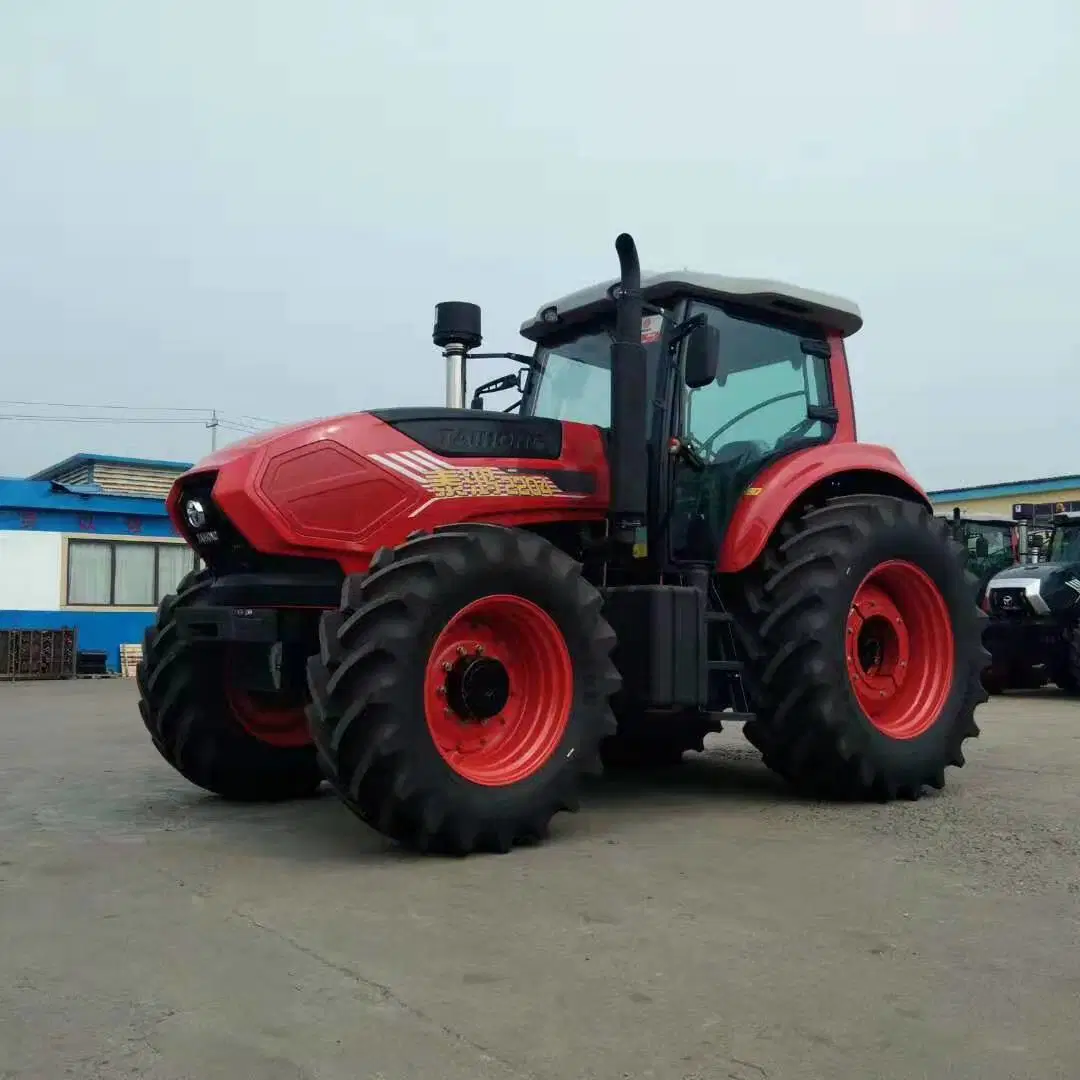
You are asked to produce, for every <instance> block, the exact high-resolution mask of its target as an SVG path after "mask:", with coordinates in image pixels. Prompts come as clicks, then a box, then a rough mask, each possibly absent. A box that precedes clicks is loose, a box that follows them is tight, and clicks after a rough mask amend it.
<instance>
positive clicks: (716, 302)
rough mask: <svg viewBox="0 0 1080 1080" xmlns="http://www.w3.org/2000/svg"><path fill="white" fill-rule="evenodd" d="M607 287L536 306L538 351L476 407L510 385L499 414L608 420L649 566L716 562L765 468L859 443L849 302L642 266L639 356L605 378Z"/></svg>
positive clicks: (618, 481)
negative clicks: (512, 396) (640, 520)
mask: <svg viewBox="0 0 1080 1080" xmlns="http://www.w3.org/2000/svg"><path fill="white" fill-rule="evenodd" d="M617 293H618V282H604V283H600V284H598V285H595V286H592V287H591V288H586V289H582V290H579V291H578V292H574V293H571V294H569V295H567V296H565V297H563V298H562V299H560V300H557V301H555V302H553V303H549V304H546V305H544V306H542V307H541V308H540V309H539V310H538V311H537V313H536V315H535V316H534V317H533V318H531V319H528V320H526V322H524V323H523V324H522V326H521V334H522V336H523V337H525V338H526V339H528V340H530V341H532V342H534V343H535V351H534V353H533V355H532V356H530V357H517V359H519V360H520V361H522V362H523V366H522V368H521V369H520V371H519V372H518V374H517V375H510V376H504V377H502V378H501V379H497V380H493V381H492V382H491V383H488V384H485V385H484V386H481V387H479V388H478V391H477V393H476V395H474V398H473V407H474V408H476V407H483V404H484V397H485V395H486V394H489V393H491V392H494V391H498V390H509V389H516V390H518V391H519V392H520V395H521V396H520V399H519V400H518V401H515V402H514V403H513V404H511V405H510V406H509V409H508V410H505V411H510V410H514V411H516V412H517V413H518V415H520V416H522V417H534V418H540V417H544V418H550V419H555V420H559V421H563V422H570V423H578V424H588V425H595V426H596V427H599V428H601V429H603V430H604V431H605V433H606V434H609V440H608V447H609V458H610V462H611V470H612V485H613V488H614V489H615V492H614V494H615V501H616V502H618V500H620V499H624V500H627V499H628V500H629V501H630V502H632V503H633V504H634V506H633V509H634V510H635V511H639V512H640V514H641V516H643V517H644V519H645V521H646V522H647V525H646V534H647V536H648V537H649V540H650V545H649V551H650V554H651V555H652V561H653V562H656V563H659V564H662V565H665V566H676V565H687V564H708V565H715V563H716V560H717V557H718V553H719V552H720V550H721V546H722V543H723V539H724V535H725V530H726V527H727V525H728V523H729V521H730V519H731V517H732V514H733V513H734V511H735V509H736V506H737V505H738V503H739V500H740V499H741V498H742V497H743V496H744V495H745V494H746V493H747V490H748V489H749V490H753V481H754V479H755V477H757V476H758V475H759V474H760V473H761V472H762V470H763V469H765V468H767V466H769V465H770V464H771V463H773V462H775V461H777V460H779V459H780V458H783V457H785V456H788V455H790V454H793V453H795V452H796V451H798V450H802V449H807V448H811V447H815V446H821V445H824V444H827V443H829V442H830V441H832V440H833V439H834V438H835V437H837V436H839V438H840V439H841V440H846V441H851V440H853V439H854V437H855V433H854V420H853V416H852V405H851V394H850V388H849V383H848V371H847V362H846V357H845V353H844V344H843V341H844V338H845V337H847V336H849V335H851V334H853V333H855V332H856V331H857V330H858V329H859V328H860V327H861V325H862V317H861V315H860V313H859V309H858V307H857V306H856V305H855V304H854V303H851V302H850V301H847V300H843V299H840V298H838V297H834V296H829V295H826V294H824V293H819V292H814V291H811V290H808V289H802V288H798V287H794V286H790V285H784V284H781V283H778V282H774V281H760V280H754V279H745V278H731V277H723V276H720V275H714V274H701V273H690V272H669V273H654V274H646V275H644V276H643V277H642V279H641V284H640V315H637V313H636V312H635V313H634V316H635V317H636V319H637V322H638V324H639V326H640V331H639V333H638V334H637V335H635V336H639V338H640V347H639V349H640V353H639V355H640V359H636V358H633V359H627V360H624V361H623V362H622V363H621V364H620V365H618V366H617V368H616V370H615V371H614V377H613V369H612V346H613V345H614V344H615V343H616V340H617V336H618V335H617V328H616V319H617V314H616V303H615V302H614V301H615V296H616V294H617ZM477 337H478V335H477ZM489 355H490V354H489ZM496 355H498V354H496ZM502 355H504V356H507V357H508V358H514V357H513V354H502ZM448 385H450V384H449V383H448ZM454 385H456V382H454ZM616 509H617V507H616Z"/></svg>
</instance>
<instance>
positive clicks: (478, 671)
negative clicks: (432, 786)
mask: <svg viewBox="0 0 1080 1080" xmlns="http://www.w3.org/2000/svg"><path fill="white" fill-rule="evenodd" d="M573 695H574V672H573V666H572V663H571V661H570V654H569V650H568V649H567V646H566V642H565V640H564V638H563V635H562V631H561V630H560V629H559V626H558V624H557V623H556V622H555V621H554V619H552V617H551V616H550V615H549V614H548V613H547V612H546V611H544V609H543V608H541V607H539V606H538V605H536V604H534V603H533V602H532V601H530V600H526V599H525V598H524V597H520V596H514V595H512V594H510V595H508V594H493V595H490V596H484V597H481V598H480V599H478V600H475V601H473V602H472V603H470V604H467V605H466V606H465V607H463V608H462V609H461V610H460V611H459V612H458V613H457V614H456V615H455V616H453V617H452V618H451V619H450V620H449V622H448V623H447V625H446V626H445V627H444V629H443V630H442V632H441V633H440V634H439V635H438V637H437V638H436V640H435V642H434V645H433V647H432V650H431V653H430V655H429V658H428V663H427V666H426V672H425V677H424V711H425V714H426V717H427V723H428V729H429V730H430V732H431V736H432V739H433V740H434V743H435V747H436V749H437V750H438V752H439V754H440V755H441V756H442V758H443V760H444V761H445V762H446V763H447V765H449V766H450V768H451V769H453V770H454V772H456V773H457V774H458V775H459V776H462V777H464V778H465V779H466V780H469V781H471V782H472V783H475V784H481V785H484V786H490V787H503V786H506V785H509V784H513V783H517V782H518V781H520V780H523V779H525V778H527V777H529V776H531V775H532V774H533V773H535V772H537V771H538V770H539V769H541V768H542V767H543V766H544V764H545V763H546V762H547V761H548V760H549V759H550V757H551V755H552V754H553V753H554V752H555V751H556V749H557V748H558V745H559V742H560V740H561V739H562V737H563V733H564V732H565V730H566V726H567V724H568V723H569V719H570V711H571V708H572V704H573Z"/></svg>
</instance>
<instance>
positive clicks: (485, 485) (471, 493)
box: [422, 466, 562, 499]
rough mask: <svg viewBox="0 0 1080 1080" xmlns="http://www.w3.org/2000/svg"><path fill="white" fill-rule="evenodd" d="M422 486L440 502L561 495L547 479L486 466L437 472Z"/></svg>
mask: <svg viewBox="0 0 1080 1080" xmlns="http://www.w3.org/2000/svg"><path fill="white" fill-rule="evenodd" d="M422 483H423V485H424V487H426V488H427V489H428V491H430V492H431V493H432V494H433V495H437V496H438V497H439V498H440V499H491V498H509V497H512V496H515V495H517V496H524V497H530V496H531V497H534V498H537V497H539V498H542V497H545V496H551V495H561V494H562V491H561V490H560V489H559V485H558V484H556V483H555V481H554V480H552V479H551V477H550V476H535V475H529V474H528V473H512V472H507V471H506V470H505V469H496V468H492V467H490V466H479V467H477V468H461V469H437V470H435V471H434V472H431V473H428V475H427V476H426V477H424V479H423V481H422Z"/></svg>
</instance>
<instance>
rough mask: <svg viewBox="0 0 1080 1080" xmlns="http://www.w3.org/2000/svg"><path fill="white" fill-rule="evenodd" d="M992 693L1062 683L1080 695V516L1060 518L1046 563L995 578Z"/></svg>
mask: <svg viewBox="0 0 1080 1080" xmlns="http://www.w3.org/2000/svg"><path fill="white" fill-rule="evenodd" d="M982 607H983V610H984V611H985V612H986V613H987V615H988V616H989V617H990V621H989V625H988V627H987V630H986V633H985V635H984V638H983V643H984V644H985V646H986V647H987V648H988V649H989V650H990V655H991V664H990V667H989V668H987V669H986V671H985V672H984V673H983V684H984V685H985V687H986V689H987V690H989V691H990V693H992V694H993V693H1001V692H1002V691H1004V690H1019V689H1033V688H1035V687H1039V686H1042V685H1044V684H1045V683H1047V682H1052V683H1056V684H1057V685H1058V686H1059V687H1061V689H1062V690H1064V691H1065V692H1066V693H1069V694H1080V511H1076V510H1073V511H1066V512H1065V513H1060V514H1055V515H1054V518H1053V530H1052V532H1051V533H1050V539H1049V543H1048V544H1047V545H1046V546H1045V561H1042V562H1036V563H1020V564H1019V565H1016V566H1011V567H1009V568H1008V569H1006V570H1002V571H1001V572H1000V573H998V574H995V575H994V576H993V577H992V578H991V579H990V581H989V583H988V584H987V587H986V589H985V593H984V596H983V598H982Z"/></svg>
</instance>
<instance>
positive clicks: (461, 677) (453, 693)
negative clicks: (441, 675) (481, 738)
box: [444, 654, 510, 723]
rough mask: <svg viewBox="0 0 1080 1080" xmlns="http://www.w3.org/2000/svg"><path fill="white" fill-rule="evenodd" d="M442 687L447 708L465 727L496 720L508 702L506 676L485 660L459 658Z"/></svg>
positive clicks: (499, 666) (499, 665)
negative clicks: (466, 724) (469, 724)
mask: <svg viewBox="0 0 1080 1080" xmlns="http://www.w3.org/2000/svg"><path fill="white" fill-rule="evenodd" d="M444 685H445V687H446V703H447V705H448V706H449V707H450V708H451V709H453V711H454V712H455V713H457V715H458V716H460V717H461V719H462V720H464V721H465V722H467V723H469V722H472V723H477V722H479V723H483V722H484V721H485V720H490V719H491V718H492V717H493V716H498V715H499V713H501V712H502V711H503V709H504V708H506V703H507V701H509V700H510V675H509V673H508V672H507V670H506V668H505V667H504V666H503V665H502V663H501V662H500V661H498V660H495V659H493V658H492V657H489V656H482V655H479V656H478V655H476V654H474V655H472V656H469V657H464V658H462V659H461V660H459V661H458V662H457V663H456V664H454V665H453V667H451V669H450V671H449V672H448V673H447V676H446V682H445V684H444Z"/></svg>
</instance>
